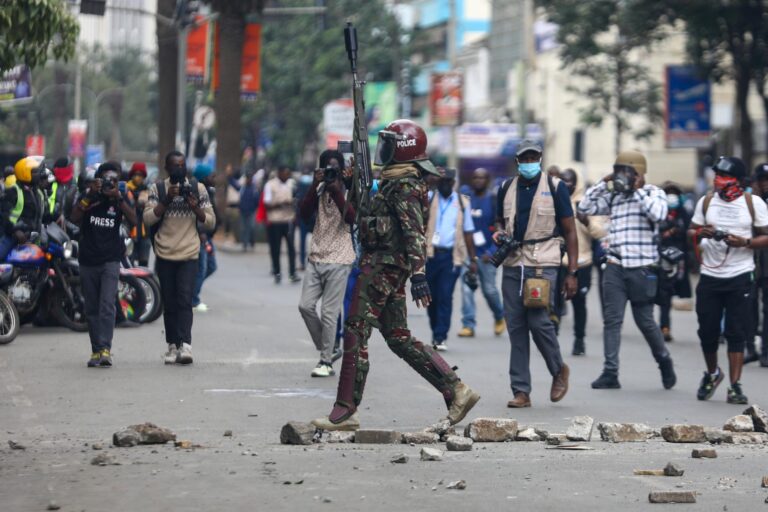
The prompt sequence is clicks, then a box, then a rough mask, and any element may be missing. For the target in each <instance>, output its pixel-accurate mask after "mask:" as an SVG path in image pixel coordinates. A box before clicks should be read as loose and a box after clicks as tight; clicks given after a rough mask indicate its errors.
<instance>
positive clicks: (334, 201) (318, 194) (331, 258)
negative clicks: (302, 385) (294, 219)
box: [299, 150, 355, 377]
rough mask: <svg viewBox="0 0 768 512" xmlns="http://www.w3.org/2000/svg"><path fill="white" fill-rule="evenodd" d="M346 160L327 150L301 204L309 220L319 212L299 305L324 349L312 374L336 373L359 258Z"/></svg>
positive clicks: (308, 327)
mask: <svg viewBox="0 0 768 512" xmlns="http://www.w3.org/2000/svg"><path fill="white" fill-rule="evenodd" d="M343 164H344V157H343V156H342V154H341V153H339V152H338V151H333V150H326V151H323V152H322V153H321V154H320V168H319V169H317V170H315V174H314V179H313V181H312V187H311V188H310V189H309V191H308V192H307V193H306V195H305V196H304V199H303V200H302V202H301V204H300V206H299V215H300V216H301V218H302V219H304V220H306V221H308V220H309V219H311V218H312V217H313V216H315V215H317V220H316V221H315V229H314V231H313V232H312V241H311V244H310V248H309V255H308V258H307V267H306V274H305V275H304V283H303V287H302V289H301V302H300V303H299V312H300V313H301V316H302V318H303V319H304V323H305V324H306V325H307V330H309V334H310V336H312V341H314V343H315V347H316V348H317V350H319V351H320V362H319V363H318V364H317V366H316V367H315V369H314V370H312V376H313V377H329V376H331V375H334V374H335V372H334V371H333V367H332V366H331V364H332V362H333V360H332V359H333V357H332V356H333V345H334V341H335V338H336V322H337V320H338V318H339V313H340V312H341V309H342V305H343V300H344V292H345V291H346V287H347V278H348V277H349V272H350V270H352V264H353V263H354V262H355V249H354V246H353V245H352V235H351V233H350V226H351V225H352V223H354V221H355V211H354V209H353V207H352V204H351V203H347V201H346V189H345V187H344V183H343V181H342V179H341V178H342V176H341V171H342V166H343ZM321 300H322V306H321V309H320V314H321V316H318V314H317V303H318V302H319V301H321Z"/></svg>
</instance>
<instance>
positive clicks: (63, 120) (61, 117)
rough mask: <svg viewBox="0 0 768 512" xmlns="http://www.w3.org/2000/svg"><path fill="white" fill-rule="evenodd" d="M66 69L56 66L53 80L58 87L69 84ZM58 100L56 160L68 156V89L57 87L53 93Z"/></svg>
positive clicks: (54, 131) (54, 132)
mask: <svg viewBox="0 0 768 512" xmlns="http://www.w3.org/2000/svg"><path fill="white" fill-rule="evenodd" d="M67 78H68V73H67V71H66V69H64V68H61V67H59V66H56V68H55V69H54V70H53V80H54V81H55V83H56V85H61V84H65V83H67ZM53 97H54V98H56V101H55V104H54V107H53V147H52V148H51V149H52V150H53V155H55V156H54V158H60V157H62V156H66V154H67V153H68V151H67V88H66V87H57V88H56V90H55V91H53Z"/></svg>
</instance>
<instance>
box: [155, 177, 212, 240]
mask: <svg viewBox="0 0 768 512" xmlns="http://www.w3.org/2000/svg"><path fill="white" fill-rule="evenodd" d="M189 186H190V187H192V195H194V196H195V199H197V201H198V202H200V187H198V182H197V179H195V178H190V180H189ZM165 196H166V190H165V180H162V181H158V182H157V200H158V201H159V202H161V203H162V202H165ZM164 218H165V215H163V216H162V217H161V218H160V219H159V220H158V221H157V222H155V223H154V224H152V226H150V228H149V238H150V240H152V245H153V246H154V245H155V236H156V235H157V233H158V231H160V225H161V224H162V223H163V219H164Z"/></svg>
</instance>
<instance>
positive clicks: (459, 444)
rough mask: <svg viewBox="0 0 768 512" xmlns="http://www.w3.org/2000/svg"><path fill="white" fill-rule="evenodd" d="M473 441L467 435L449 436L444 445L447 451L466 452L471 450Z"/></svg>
mask: <svg viewBox="0 0 768 512" xmlns="http://www.w3.org/2000/svg"><path fill="white" fill-rule="evenodd" d="M473 444H474V441H472V439H470V438H468V437H462V436H450V437H449V438H448V439H447V440H446V441H445V447H446V448H447V449H448V451H449V452H468V451H471V450H472V445H473Z"/></svg>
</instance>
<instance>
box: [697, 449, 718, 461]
mask: <svg viewBox="0 0 768 512" xmlns="http://www.w3.org/2000/svg"><path fill="white" fill-rule="evenodd" d="M691 457H693V458H694V459H716V458H717V451H715V450H713V449H712V448H708V449H706V450H693V451H692V452H691Z"/></svg>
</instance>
